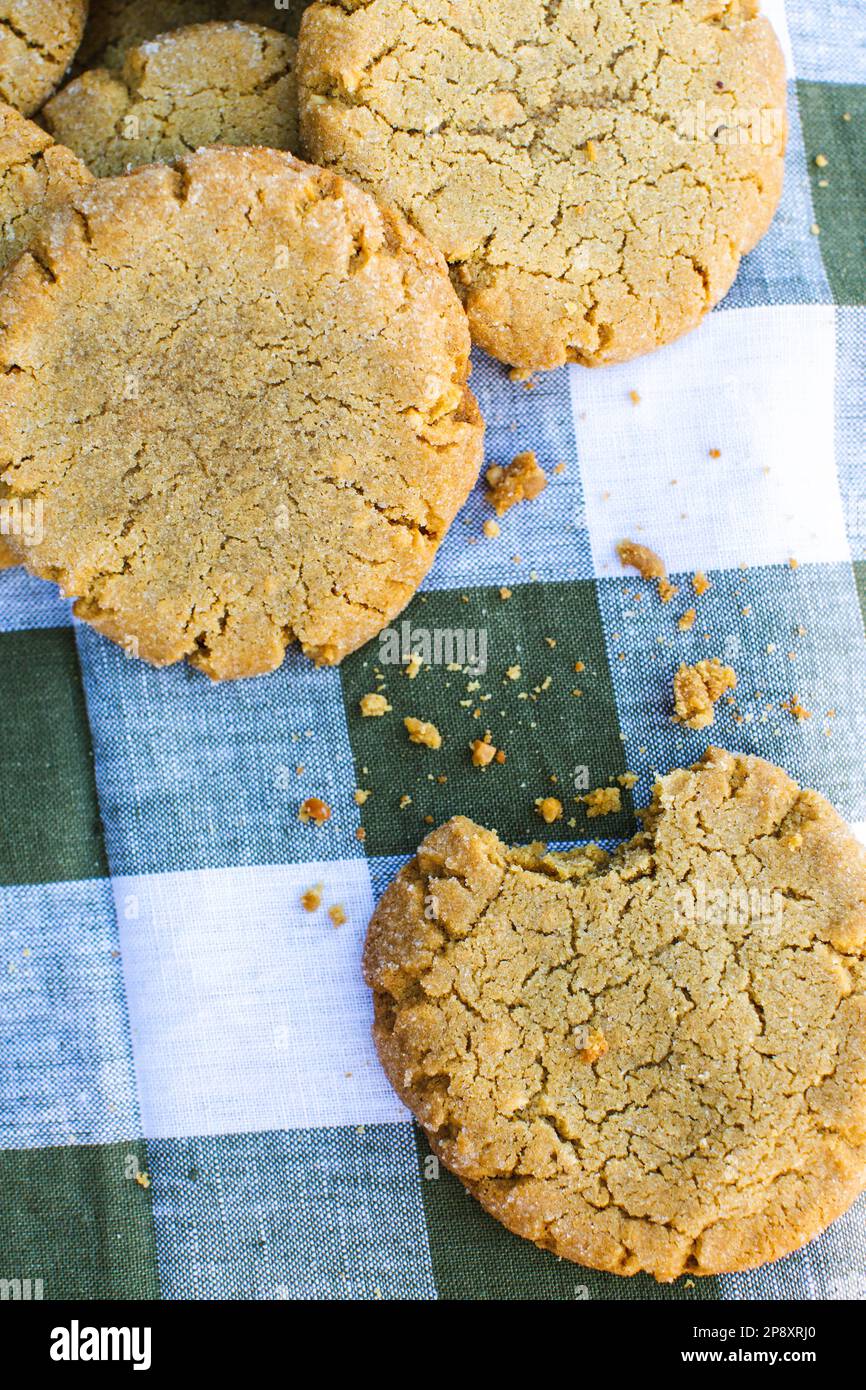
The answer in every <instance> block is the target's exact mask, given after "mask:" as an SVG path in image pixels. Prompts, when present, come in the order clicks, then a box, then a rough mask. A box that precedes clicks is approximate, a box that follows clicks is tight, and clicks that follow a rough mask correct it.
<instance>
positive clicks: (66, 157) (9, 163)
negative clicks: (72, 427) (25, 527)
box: [0, 104, 90, 569]
mask: <svg viewBox="0 0 866 1390" xmlns="http://www.w3.org/2000/svg"><path fill="white" fill-rule="evenodd" d="M89 182H90V175H89V173H88V172H87V170H86V169H85V167H84V165H83V164H82V163H81V161H80V160H79V159H77V158H76V157H75V155H74V154H73V153H72V151H71V150H67V149H64V148H63V146H62V145H55V143H54V141H53V140H52V138H51V136H50V135H46V134H45V131H44V130H40V129H39V126H37V125H34V124H33V122H32V121H28V120H26V119H25V117H24V116H22V115H21V113H20V112H19V111H16V110H15V108H14V107H12V106H5V105H2V104H0V272H2V270H3V269H4V267H5V266H7V265H9V264H10V263H11V262H12V261H14V260H15V258H16V256H18V255H20V254H21V252H22V251H23V249H24V248H25V247H26V246H27V245H28V243H29V242H30V240H31V238H32V237H33V236H34V235H35V233H36V231H37V229H38V228H39V227H40V225H41V223H42V221H43V219H44V218H45V217H46V216H47V215H49V214H50V213H51V212H52V210H53V209H55V208H56V207H57V206H58V205H59V204H61V203H62V202H63V201H64V200H65V199H66V198H67V196H68V195H69V193H70V192H71V191H73V190H74V189H78V188H82V187H83V186H84V185H85V184H86V183H89ZM13 547H14V537H12V536H10V537H9V539H8V540H7V538H6V537H5V536H4V535H2V534H0V569H6V568H8V567H9V566H10V565H17V564H18V559H17V556H16V553H15V551H14V548H13Z"/></svg>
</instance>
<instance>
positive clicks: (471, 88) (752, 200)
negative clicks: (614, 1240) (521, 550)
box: [298, 0, 786, 370]
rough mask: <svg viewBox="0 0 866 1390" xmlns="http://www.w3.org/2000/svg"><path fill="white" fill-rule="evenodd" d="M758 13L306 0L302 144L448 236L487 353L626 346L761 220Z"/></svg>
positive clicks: (652, 331) (703, 299)
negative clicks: (315, 1) (316, 1)
mask: <svg viewBox="0 0 866 1390" xmlns="http://www.w3.org/2000/svg"><path fill="white" fill-rule="evenodd" d="M757 8H758V6H757V3H756V0H676V2H675V0H585V3H584V2H583V0H582V2H581V3H580V4H578V3H576V0H495V2H494V0H466V3H463V4H461V5H459V6H457V5H454V4H452V3H450V0H334V2H333V3H330V4H314V5H311V6H310V8H309V9H308V10H307V11H306V12H305V14H304V18H303V22H302V26H301V36H300V41H299V52H298V81H299V92H300V117H301V139H302V142H303V143H304V144H305V146H306V148H307V150H308V152H309V154H310V155H311V156H312V157H313V158H315V159H317V160H319V162H320V163H325V164H336V165H337V166H338V167H339V168H340V169H341V170H342V171H343V172H344V173H346V174H348V175H350V176H352V177H356V178H358V179H360V180H361V181H362V182H364V183H365V184H366V186H368V187H369V188H371V189H372V190H373V191H374V192H375V193H376V195H377V196H378V197H381V198H382V199H383V200H384V201H385V202H387V203H389V204H392V205H394V206H396V207H398V208H400V209H401V210H402V211H403V212H404V213H406V215H407V216H408V217H409V218H410V220H411V221H413V222H414V224H415V225H416V226H417V227H419V228H420V229H421V230H422V231H423V232H424V233H425V235H426V236H428V237H429V238H430V240H431V241H432V242H433V243H434V245H436V246H438V247H439V248H440V249H441V250H442V251H443V252H444V254H445V256H446V258H447V259H448V261H449V262H450V263H451V265H452V270H453V276H454V280H455V284H456V286H457V288H458V291H459V293H460V294H461V295H462V297H463V299H464V302H465V305H466V309H467V312H468V314H469V320H470V327H471V329H472V334H473V337H474V338H475V340H476V341H477V342H478V343H480V344H481V346H482V347H484V348H486V349H487V351H488V352H491V353H493V355H494V356H496V357H499V358H501V359H502V360H503V361H505V362H508V363H511V364H513V365H514V366H516V367H520V368H523V369H530V370H534V369H539V368H545V367H556V366H558V365H560V364H561V363H563V362H565V361H576V362H582V363H585V364H586V365H590V366H594V365H599V364H604V363H610V362H621V361H624V360H626V359H628V358H631V357H634V356H636V355H637V354H639V353H643V352H647V351H649V350H651V349H652V348H655V347H658V346H660V345H661V344H663V343H666V342H668V341H669V340H671V339H673V338H676V337H678V336H679V335H680V334H682V333H684V332H686V331H687V330H689V329H691V328H693V327H694V326H695V325H696V324H697V323H698V322H699V321H700V319H701V318H702V317H703V315H704V314H705V313H706V312H707V310H708V309H710V308H711V307H712V306H713V305H714V304H715V303H717V302H718V300H719V299H721V298H722V296H723V295H724V294H725V293H726V291H727V290H728V288H729V287H730V285H731V283H732V281H733V279H734V276H735V274H736V271H737V266H738V264H739V261H740V257H741V256H742V254H743V253H744V252H746V251H748V250H750V249H751V248H752V247H753V246H754V245H755V243H756V242H757V241H758V240H759V239H760V238H761V236H762V235H763V234H764V232H765V231H766V230H767V227H768V226H769V223H770V220H771V218H772V215H773V212H774V210H775V207H776V204H777V202H778V199H779V196H780V193H781V186H782V175H783V154H784V143H785V114H784V113H785V98H786V93H785V70H784V61H783V58H782V54H781V50H780V48H779V45H778V42H777V40H776V37H775V34H774V33H773V30H772V28H771V27H770V25H769V23H768V22H767V21H766V20H764V19H763V18H760V17H757ZM749 137H751V138H749Z"/></svg>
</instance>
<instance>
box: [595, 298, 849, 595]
mask: <svg viewBox="0 0 866 1390" xmlns="http://www.w3.org/2000/svg"><path fill="white" fill-rule="evenodd" d="M835 364H836V325H835V309H834V307H833V306H832V305H824V304H816V305H810V306H800V307H771V306H764V307H760V308H749V309H736V310H726V311H724V312H719V313H715V314H711V315H710V316H709V318H707V319H706V320H705V322H704V323H703V324H702V325H701V327H700V328H698V329H697V330H696V331H695V332H694V333H690V334H688V335H687V336H686V337H684V338H681V339H680V340H679V341H678V342H676V343H671V344H670V345H669V346H668V347H665V348H662V349H661V350H660V351H659V352H655V353H651V354H650V355H649V356H647V357H642V358H639V359H638V360H637V361H634V362H627V363H625V364H623V365H622V366H617V367H609V368H606V369H603V370H596V371H587V370H586V369H585V368H582V367H577V366H574V367H571V368H570V373H571V377H570V380H571V399H572V409H573V413H574V422H575V432H576V436H577V452H578V459H579V461H580V470H581V476H582V478H583V492H584V505H585V511H586V518H585V519H586V524H587V527H588V530H589V536H590V543H591V546H592V556H593V566H594V570H595V573H596V574H597V575H619V574H621V573H622V570H621V567H620V564H619V561H618V559H617V555H616V551H615V546H616V543H617V541H619V540H622V539H623V538H624V537H629V538H630V539H632V540H636V541H641V542H643V543H645V544H647V545H649V546H650V547H652V548H653V549H655V550H658V552H659V553H660V554H661V556H662V558H663V559H664V561H665V563H666V565H667V568H668V570H669V572H671V573H677V572H679V571H694V570H696V569H704V570H706V569H713V568H715V569H729V568H734V567H736V566H737V565H740V564H746V565H762V564H763V565H767V564H774V563H782V562H785V561H787V560H789V559H790V558H791V557H792V556H793V557H795V558H796V559H797V560H799V561H837V562H838V561H846V560H848V559H850V554H849V548H848V541H847V537H846V532H845V521H844V516H843V510H842V501H841V495H840V489H839V479H838V476H837V472H836V460H835V386H836V370H835ZM631 392H637V395H638V397H639V400H638V401H637V403H636V404H635V403H633V401H632V400H631V399H630V393H631ZM711 450H712V451H716V450H718V451H719V457H717V458H713V457H711V456H710V455H711Z"/></svg>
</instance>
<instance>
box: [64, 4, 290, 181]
mask: <svg viewBox="0 0 866 1390" xmlns="http://www.w3.org/2000/svg"><path fill="white" fill-rule="evenodd" d="M295 50H296V41H295V40H294V39H292V38H289V37H288V36H287V35H285V34H281V33H279V32H278V31H277V30H275V29H265V28H262V27H261V26H260V25H252V24H241V23H234V24H225V23H217V22H213V23H210V24H197V25H191V26H189V27H188V28H184V29H177V30H172V31H171V32H170V33H167V34H161V35H159V36H158V37H157V38H155V39H150V40H148V41H147V42H145V43H142V44H139V45H138V46H137V47H134V48H130V49H128V50H127V53H126V57H125V59H124V63H123V67H122V68H120V69H119V70H111V69H109V68H94V69H92V70H91V71H88V72H85V73H82V74H81V75H80V76H79V77H75V78H73V80H72V81H71V82H69V83H68V84H67V85H66V86H65V87H63V88H62V89H61V90H60V91H59V92H58V93H57V94H56V95H55V96H54V97H52V99H51V100H50V101H49V102H48V103H47V104H46V106H45V108H44V110H43V113H42V116H43V119H44V121H45V124H46V126H47V127H48V129H49V130H50V131H51V133H52V135H54V136H55V137H56V138H57V139H58V140H62V141H63V142H64V144H66V145H68V146H69V148H70V149H72V150H74V151H75V153H76V154H77V155H79V156H80V157H81V159H83V160H84V162H85V163H86V164H87V166H88V168H89V169H91V170H92V172H93V173H94V174H97V175H99V176H100V177H102V178H104V177H106V176H109V175H112V174H120V173H122V172H123V170H124V169H126V168H134V167H136V166H137V165H140V164H150V163H155V162H156V161H157V160H169V159H173V158H175V156H177V155H182V154H186V153H187V151H189V150H194V149H198V148H200V147H201V146H204V145H266V146H268V147H269V148H271V149H278V150H285V149H288V150H291V149H294V148H295V147H296V145H297V135H298V110H297V106H298V103H297V91H296V86H295Z"/></svg>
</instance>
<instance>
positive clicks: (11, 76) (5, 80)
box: [0, 0, 87, 116]
mask: <svg viewBox="0 0 866 1390" xmlns="http://www.w3.org/2000/svg"><path fill="white" fill-rule="evenodd" d="M86 18H87V0H0V101H5V102H8V103H9V105H10V106H15V107H17V109H18V110H19V111H23V113H24V115H25V116H29V115H31V114H32V113H33V112H34V111H36V110H37V109H38V108H39V107H40V106H41V105H42V103H43V101H44V100H45V98H46V97H47V96H48V94H49V93H50V92H53V90H54V88H55V87H56V86H57V84H58V82H59V81H60V80H61V78H62V77H63V74H64V73H65V71H66V69H67V68H68V67H69V64H70V63H71V62H72V59H73V57H74V56H75V50H76V49H77V48H78V45H79V44H80V42H81V36H82V34H83V33H84V21H85V19H86Z"/></svg>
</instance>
